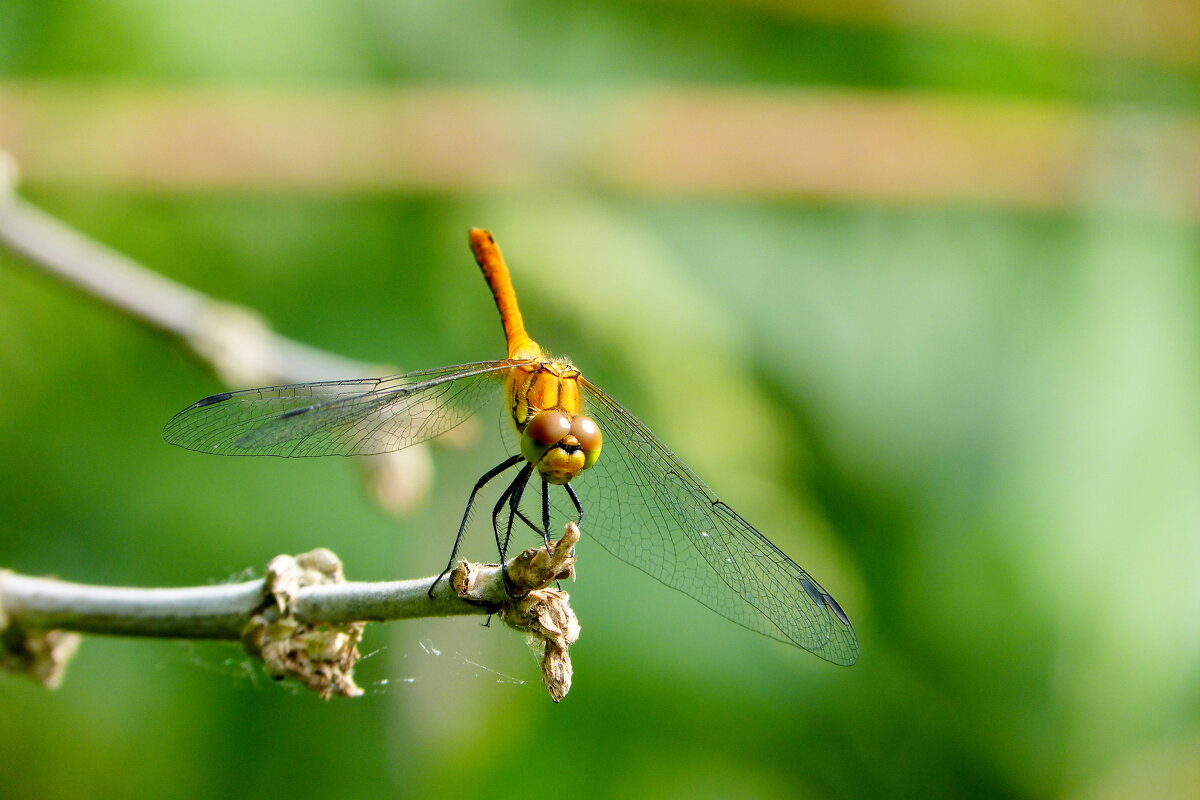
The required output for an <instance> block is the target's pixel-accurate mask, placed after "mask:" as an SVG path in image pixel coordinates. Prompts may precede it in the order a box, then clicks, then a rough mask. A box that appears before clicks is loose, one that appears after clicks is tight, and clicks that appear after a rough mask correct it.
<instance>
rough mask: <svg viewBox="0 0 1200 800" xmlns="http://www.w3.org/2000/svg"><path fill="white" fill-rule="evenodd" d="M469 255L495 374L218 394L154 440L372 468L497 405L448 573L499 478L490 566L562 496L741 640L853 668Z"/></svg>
mask: <svg viewBox="0 0 1200 800" xmlns="http://www.w3.org/2000/svg"><path fill="white" fill-rule="evenodd" d="M469 240H470V246H471V250H472V252H473V253H474V256H475V260H476V262H477V263H478V264H479V267H480V269H481V270H482V272H483V276H484V279H485V280H486V281H487V284H488V287H489V288H490V289H491V291H492V296H493V298H494V299H495V302H496V307H497V308H498V310H499V312H500V320H501V324H502V326H503V328H504V334H505V338H506V340H507V344H508V356H507V357H506V358H503V359H499V360H493V361H477V362H473V363H467V364H459V365H457V366H450V367H439V368H436V369H427V370H418V371H415V372H407V373H404V374H402V375H392V376H388V377H381V378H366V379H361V380H335V381H321V382H317V383H300V384H291V385H287V386H269V387H265V388H261V389H247V390H242V391H232V392H222V393H220V394H214V395H211V396H209V397H205V398H204V399H202V400H199V401H197V402H195V403H193V404H192V405H190V406H188V407H187V408H185V409H183V410H182V411H180V412H179V413H178V414H176V415H175V416H174V417H173V418H172V419H171V420H170V422H168V423H167V425H166V427H165V428H164V430H163V438H164V439H166V441H167V442H169V443H171V444H174V445H178V446H180V447H183V448H186V449H189V450H195V451H199V452H202V453H214V454H219V455H270V456H282V457H287V458H295V457H307V456H330V455H340V456H353V455H372V454H378V453H386V452H391V451H395V450H400V449H403V448H405V447H410V446H412V445H415V444H418V443H420V442H424V441H427V440H429V439H432V438H433V437H435V436H438V435H440V434H443V433H445V432H447V431H449V430H451V429H452V428H454V427H455V426H457V425H459V424H461V423H463V422H464V421H466V420H467V419H468V418H469V417H471V416H473V415H474V414H475V413H476V412H477V411H479V410H480V409H481V408H482V407H483V406H484V405H485V404H486V403H487V402H489V401H493V402H494V401H495V400H496V399H497V398H498V397H499V398H500V399H501V400H502V401H503V403H504V404H505V416H507V417H508V418H509V419H510V420H511V422H512V429H513V431H514V433H515V435H516V436H517V437H519V441H520V445H519V448H517V449H518V452H516V453H515V454H513V455H511V456H510V457H509V458H507V459H505V460H504V461H502V462H501V463H499V464H497V465H496V466H495V467H493V468H492V469H490V470H488V471H487V472H486V473H484V474H483V476H482V477H480V478H479V480H478V481H477V482H476V484H475V486H474V487H473V488H472V490H471V492H470V495H469V497H468V501H467V507H466V510H465V512H464V514H463V519H462V523H461V524H460V526H459V529H458V535H457V537H456V539H455V542H454V548H453V550H452V552H451V557H450V564H451V565H453V564H454V563H455V559H456V557H457V555H458V552H459V549H460V547H461V545H462V542H463V537H464V535H465V533H466V531H467V528H468V523H469V520H470V518H471V514H472V509H473V507H474V506H475V503H476V501H477V498H478V496H479V494H480V492H481V491H482V490H483V489H484V488H485V487H486V486H487V485H488V484H489V483H491V482H492V481H493V480H495V479H496V478H497V477H499V476H500V475H502V474H504V473H507V472H510V471H513V477H512V479H511V481H510V482H509V483H508V485H507V487H506V488H505V489H504V490H503V492H502V493H501V495H500V498H499V500H498V501H497V502H496V504H495V506H494V507H493V510H492V527H493V531H494V533H495V536H496V543H497V547H498V549H499V551H500V562H501V563H502V564H503V563H504V560H505V553H506V550H507V547H508V543H509V540H510V538H511V536H512V534H513V527H514V525H524V526H527V527H528V528H530V529H532V530H533V531H535V532H536V533H539V534H541V536H542V537H543V538H544V539H545V540H546V542H547V543H549V537H550V518H551V510H550V507H551V501H550V495H551V492H552V491H557V488H556V487H561V490H562V491H563V492H564V493H565V495H566V499H565V500H564V499H562V497H561V495H560V496H559V498H558V500H556V508H557V507H558V505H557V504H558V503H561V504H562V505H563V507H564V508H565V507H566V502H567V501H568V500H569V502H570V507H571V508H573V509H574V514H575V515H576V518H577V520H578V521H579V522H580V524H581V526H582V521H583V517H584V516H585V512H586V516H587V519H588V526H587V528H585V530H586V531H587V535H588V537H589V538H591V539H595V540H596V541H597V542H599V543H600V544H601V546H603V547H604V548H605V549H606V550H608V551H609V552H610V553H612V554H613V555H614V556H616V557H617V558H619V559H621V560H622V561H625V562H627V563H629V564H631V565H633V566H635V567H637V568H639V569H641V570H642V571H644V572H646V573H647V574H649V575H650V576H652V577H654V578H656V579H658V580H659V581H661V582H662V583H664V584H666V585H667V586H669V587H671V588H673V589H677V590H679V591H681V592H683V593H684V594H687V595H689V596H691V597H692V598H694V599H696V600H698V601H699V602H700V603H702V604H704V605H705V606H707V607H708V608H710V609H712V610H713V611H715V612H717V613H718V614H721V615H722V616H724V617H727V618H728V619H730V620H732V621H733V622H736V623H738V624H739V625H742V626H744V627H746V628H749V629H750V630H752V631H756V632H758V633H761V634H765V635H766V636H769V637H772V638H774V639H778V640H779V641H782V642H785V643H787V644H792V645H796V646H799V647H801V648H803V649H805V650H808V651H810V652H811V653H813V654H815V655H817V656H819V657H821V658H823V659H825V660H826V661H830V662H832V663H835V664H843V665H850V664H853V663H854V662H855V661H857V660H858V654H859V646H858V639H857V637H856V636H855V633H854V627H853V625H852V624H851V623H850V619H849V617H847V615H846V612H845V611H843V610H842V607H841V606H840V605H839V604H838V602H837V601H836V600H834V598H833V596H832V595H830V594H829V593H828V592H827V591H825V590H824V589H823V588H821V585H820V584H818V583H817V582H816V580H814V579H813V578H812V576H810V575H809V574H808V573H807V572H806V571H805V570H804V569H802V568H801V567H800V566H799V565H798V564H797V563H796V562H795V561H793V560H792V559H791V558H790V557H788V556H787V555H786V554H785V553H784V552H783V551H782V550H780V549H779V548H778V547H776V546H775V545H774V544H773V543H772V542H771V541H770V540H769V539H767V538H766V537H765V536H763V535H762V534H761V533H759V531H758V530H756V529H755V528H754V526H752V525H751V524H750V523H749V522H747V521H746V520H745V519H743V518H742V517H741V516H740V515H739V514H738V513H737V512H736V511H734V510H733V509H732V508H730V507H729V506H728V505H726V503H725V502H724V501H722V500H721V499H720V498H719V497H718V496H717V495H716V494H715V493H714V492H713V491H712V490H711V489H710V488H709V487H708V485H707V484H705V483H704V482H703V481H702V480H700V478H699V477H697V476H696V474H695V473H694V472H692V470H691V469H690V468H689V467H688V466H687V464H685V463H684V462H683V460H682V459H680V458H679V456H677V455H675V453H674V452H673V451H672V450H671V449H670V448H668V447H667V445H665V444H664V443H663V442H662V441H661V440H660V439H659V438H658V437H657V436H655V435H654V433H653V432H651V430H650V429H649V428H648V427H646V425H644V424H643V423H642V422H641V421H639V420H638V419H637V418H636V417H635V416H634V415H633V414H632V413H630V412H629V411H628V410H626V409H625V407H624V406H622V405H621V404H620V403H618V402H617V401H616V400H615V399H613V398H612V397H611V396H610V395H608V394H607V393H605V392H604V391H602V390H601V389H600V388H599V387H597V386H596V385H595V384H593V383H592V382H591V381H589V380H588V379H587V378H585V377H584V376H583V374H582V372H580V370H579V369H578V368H577V367H576V366H575V365H574V364H573V363H572V362H571V361H570V360H569V359H567V358H563V357H554V356H551V355H550V354H549V353H548V352H547V351H546V350H544V349H543V348H542V347H541V346H540V345H538V344H537V342H535V341H534V340H533V339H531V338H530V336H529V334H528V333H527V332H526V330H525V323H524V319H523V317H522V315H521V311H520V308H519V307H518V305H517V295H516V291H515V289H514V288H513V283H512V276H511V274H510V272H509V269H508V266H507V264H506V263H505V260H504V256H503V254H502V253H501V251H500V247H499V245H497V244H496V241H495V239H494V238H493V237H492V235H491V234H490V233H489V232H488V231H486V230H483V229H479V228H475V229H472V230H471V231H470V236H469ZM531 484H534V485H538V484H540V495H541V503H540V505H541V509H540V511H541V513H540V523H541V524H540V525H539V524H538V521H535V520H534V519H531V518H530V514H528V513H526V509H527V508H529V507H530V506H531V505H533V502H534V501H533V500H532V498H533V495H534V493H533V492H531V493H529V495H528V497H527V495H526V489H527V488H528V487H529V486H530V485H531ZM535 491H536V490H535ZM530 510H532V509H530ZM534 516H537V514H536V513H534ZM443 575H445V573H443ZM439 580H440V577H439ZM434 585H435V586H436V580H435V582H434ZM431 590H432V586H431Z"/></svg>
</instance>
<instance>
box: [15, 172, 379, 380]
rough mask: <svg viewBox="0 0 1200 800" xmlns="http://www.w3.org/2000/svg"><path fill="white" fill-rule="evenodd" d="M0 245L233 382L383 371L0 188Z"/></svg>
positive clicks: (341, 376) (326, 377) (318, 377)
mask: <svg viewBox="0 0 1200 800" xmlns="http://www.w3.org/2000/svg"><path fill="white" fill-rule="evenodd" d="M0 242H2V243H4V244H6V245H8V247H9V248H11V249H12V250H14V251H16V252H18V253H20V254H21V255H23V256H25V258H26V259H28V260H29V262H30V263H31V264H32V265H33V266H35V267H37V268H38V269H41V270H42V271H43V272H46V273H47V274H49V275H52V276H54V277H56V278H58V279H59V280H62V281H64V282H65V283H68V284H70V285H71V286H73V287H75V288H76V289H78V290H80V291H82V292H84V293H86V294H88V295H89V296H91V297H94V298H96V299H98V300H102V301H104V302H105V303H107V304H108V305H110V306H111V307H113V308H115V309H117V310H119V311H122V312H124V313H125V314H127V315H129V316H130V317H132V318H133V319H135V320H137V321H139V322H142V323H144V324H146V325H149V326H150V327H153V328H157V329H159V330H163V331H166V332H168V333H171V334H174V335H176V336H178V337H180V338H181V339H183V340H184V341H185V342H187V343H188V344H189V345H190V346H191V348H192V350H193V351H195V352H196V353H197V354H198V355H199V356H200V357H201V358H202V359H203V360H204V361H205V362H206V363H208V364H209V365H210V366H211V367H212V368H213V369H214V370H215V371H216V372H217V374H218V375H220V376H221V377H222V378H224V379H225V380H226V381H227V382H229V383H232V384H238V383H250V384H266V383H301V382H305V381H314V380H327V379H332V378H348V377H361V376H363V375H373V374H376V373H377V372H380V371H388V370H386V369H383V370H381V368H380V366H379V365H373V364H365V363H362V362H359V361H354V360H352V359H348V358H343V357H342V356H339V355H336V354H333V353H328V352H326V351H324V350H319V349H317V348H314V347H310V346H308V345H305V344H301V343H300V342H296V341H294V340H292V339H289V338H287V337H285V336H281V335H279V334H278V333H275V332H274V331H272V330H271V329H270V328H269V326H268V325H267V324H266V323H265V322H264V321H263V320H262V319H261V317H260V316H259V315H258V314H257V313H255V312H254V311H252V310H251V309H249V308H245V307H243V306H238V305H235V304H231V303H225V302H222V301H218V300H214V299H213V298H211V297H209V296H207V295H205V294H203V293H202V292H199V291H196V290H195V289H192V288H190V287H187V286H184V285H182V284H180V283H176V282H175V281H172V280H170V279H168V278H165V277H163V276H162V275H159V274H158V273H156V272H154V271H153V270H151V269H149V268H148V267H146V266H144V265H142V264H140V263H138V262H137V261H134V260H133V259H132V258H129V257H128V256H125V255H123V254H121V253H118V252H117V251H115V250H112V249H110V248H108V247H105V246H104V245H102V244H100V243H99V242H96V241H94V240H92V239H90V238H88V237H87V236H84V235H83V234H82V233H80V232H78V231H76V230H74V229H72V228H71V227H69V226H67V225H65V224H63V223H62V222H60V221H59V220H57V219H55V218H54V217H52V216H51V215H49V214H47V213H46V212H44V211H42V210H41V209H39V208H37V207H36V206H34V205H33V204H31V203H29V202H27V201H25V200H22V199H21V198H20V197H18V196H17V195H16V194H14V193H12V192H8V193H4V192H2V191H0Z"/></svg>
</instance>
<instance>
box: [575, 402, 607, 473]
mask: <svg viewBox="0 0 1200 800" xmlns="http://www.w3.org/2000/svg"><path fill="white" fill-rule="evenodd" d="M571 435H572V436H574V437H575V440H576V441H578V442H579V447H580V449H581V450H583V455H584V462H583V468H584V469H587V468H588V467H590V466H592V465H593V464H595V463H596V459H598V458H599V457H600V448H601V446H602V445H603V444H604V436H603V435H602V434H601V433H600V426H599V425H597V424H596V421H595V420H594V419H592V418H591V417H585V416H584V415H583V414H579V415H578V416H576V417H575V419H573V420H571Z"/></svg>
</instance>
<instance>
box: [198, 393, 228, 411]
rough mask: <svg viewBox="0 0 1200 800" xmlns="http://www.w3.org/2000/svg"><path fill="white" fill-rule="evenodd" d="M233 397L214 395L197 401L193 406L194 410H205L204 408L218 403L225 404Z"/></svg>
mask: <svg viewBox="0 0 1200 800" xmlns="http://www.w3.org/2000/svg"><path fill="white" fill-rule="evenodd" d="M231 397H233V394H232V393H230V392H221V393H220V394H214V395H211V396H209V397H206V398H204V399H203V400H197V401H196V402H195V403H193V404H192V408H204V406H211V405H214V404H216V403H224V402H225V401H226V400H228V399H229V398H231Z"/></svg>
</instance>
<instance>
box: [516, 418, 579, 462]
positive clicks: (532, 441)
mask: <svg viewBox="0 0 1200 800" xmlns="http://www.w3.org/2000/svg"><path fill="white" fill-rule="evenodd" d="M570 432H571V421H570V420H569V419H567V415H566V414H564V413H562V412H561V411H542V412H540V413H539V414H538V415H537V416H535V417H534V418H533V419H531V420H529V423H528V424H527V425H526V426H525V432H524V433H522V434H521V455H523V456H525V458H526V459H527V460H528V461H529V462H530V463H531V464H536V463H538V462H539V461H541V460H542V456H544V455H545V454H546V451H547V450H549V449H550V448H551V447H554V445H556V444H558V443H559V442H561V441H562V439H563V437H564V436H566V435H567V434H569V433H570Z"/></svg>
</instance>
